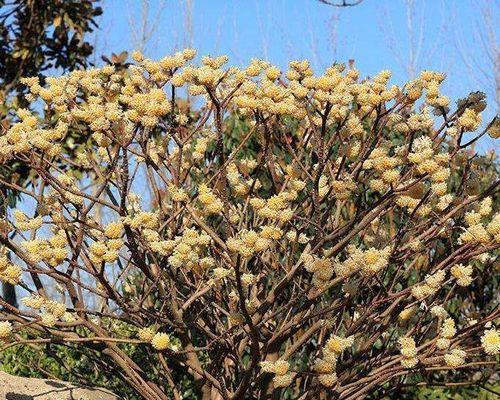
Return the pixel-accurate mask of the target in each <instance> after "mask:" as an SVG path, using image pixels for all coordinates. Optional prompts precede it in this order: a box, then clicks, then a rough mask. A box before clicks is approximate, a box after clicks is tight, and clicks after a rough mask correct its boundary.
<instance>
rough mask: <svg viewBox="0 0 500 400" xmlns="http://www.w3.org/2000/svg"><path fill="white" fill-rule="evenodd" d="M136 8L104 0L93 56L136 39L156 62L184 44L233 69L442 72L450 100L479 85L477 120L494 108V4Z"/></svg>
mask: <svg viewBox="0 0 500 400" xmlns="http://www.w3.org/2000/svg"><path fill="white" fill-rule="evenodd" d="M143 4H144V1H143V0H104V1H103V8H104V14H103V17H102V19H101V20H100V22H99V24H100V30H99V31H98V32H97V34H96V37H95V40H96V45H97V46H96V48H97V52H98V53H100V54H102V53H105V54H110V53H111V52H118V51H121V50H133V49H135V48H137V47H139V46H141V43H142V45H143V46H144V52H145V53H146V55H148V56H150V57H153V58H159V57H161V56H163V55H165V54H169V53H171V52H173V51H175V50H176V49H180V48H184V47H186V46H192V47H195V48H196V49H198V51H199V53H200V54H211V55H219V54H227V55H229V56H230V59H231V62H232V63H233V64H236V65H245V63H246V62H247V61H248V60H249V59H250V58H251V57H259V58H265V59H267V60H269V61H271V62H272V63H275V64H277V65H279V66H281V67H286V64H287V62H288V61H289V60H291V59H299V58H300V59H301V58H307V59H309V60H311V62H312V64H313V66H314V67H315V68H316V69H318V70H320V69H322V68H324V67H326V66H328V65H330V64H331V63H332V62H334V61H338V62H346V61H347V60H349V59H354V60H355V64H356V65H357V67H358V69H360V71H361V73H362V75H364V76H366V75H373V74H375V73H376V72H378V71H379V70H381V69H391V70H392V71H393V72H394V75H393V81H394V82H396V83H401V82H403V81H404V80H406V79H407V78H409V77H412V76H414V75H415V74H418V71H420V70H421V69H434V70H439V71H443V72H446V73H447V74H448V81H447V84H446V85H445V87H444V91H445V92H446V93H447V94H448V95H450V97H452V98H454V99H456V98H457V97H460V96H463V95H466V94H467V93H469V92H470V91H475V90H483V91H485V92H486V93H487V94H488V97H489V98H490V101H489V104H490V106H489V107H488V110H487V112H486V115H485V117H488V118H492V117H493V116H494V115H495V114H496V113H497V112H498V106H497V104H496V102H495V79H494V76H495V75H494V68H493V62H492V61H493V60H492V57H493V55H494V54H496V57H497V58H498V57H500V56H499V55H498V48H499V46H498V24H495V23H494V21H495V20H500V15H499V13H500V4H499V2H498V0H474V1H473V0H413V1H411V0H409V1H408V0H364V1H363V2H362V3H361V4H360V5H358V6H355V7H348V8H335V7H331V6H328V5H325V4H322V3H320V2H319V1H317V0H149V9H148V13H147V18H145V19H144V18H143V17H142V16H143V15H144V13H143V11H144V8H143ZM412 4H413V5H412ZM189 10H191V11H189ZM144 20H146V21H147V23H146V25H144V24H143V22H144ZM143 26H146V31H147V32H148V34H147V35H146V36H147V37H148V39H147V40H146V41H145V45H144V41H142V40H140V37H141V36H142V32H144V29H142V27H143ZM190 26H191V27H192V29H190V28H189V27H190ZM498 63H500V62H499V61H497V65H498ZM497 68H500V66H498V67H497ZM498 73H499V72H498V71H497V75H498ZM485 119H486V118H485ZM483 146H485V149H487V148H491V147H492V146H495V145H494V143H493V141H490V140H486V141H483V142H481V147H483ZM497 147H498V145H497ZM497 150H498V149H497Z"/></svg>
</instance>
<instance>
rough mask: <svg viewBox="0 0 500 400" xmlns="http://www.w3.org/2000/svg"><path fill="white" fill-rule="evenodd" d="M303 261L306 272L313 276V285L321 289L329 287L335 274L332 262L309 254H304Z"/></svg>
mask: <svg viewBox="0 0 500 400" xmlns="http://www.w3.org/2000/svg"><path fill="white" fill-rule="evenodd" d="M301 259H302V261H303V263H304V267H305V268H306V270H307V271H309V272H311V273H312V274H313V277H312V284H313V285H314V286H315V287H317V288H319V289H322V288H325V287H327V284H328V282H329V281H330V279H331V277H332V276H333V273H334V269H333V262H332V260H331V259H329V258H324V257H317V256H314V255H312V254H309V253H302V255H301Z"/></svg>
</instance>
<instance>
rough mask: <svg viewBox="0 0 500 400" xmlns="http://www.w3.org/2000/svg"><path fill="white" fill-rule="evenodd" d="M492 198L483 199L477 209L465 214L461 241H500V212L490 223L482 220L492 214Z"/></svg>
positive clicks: (485, 242) (484, 242)
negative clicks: (464, 226)
mask: <svg viewBox="0 0 500 400" xmlns="http://www.w3.org/2000/svg"><path fill="white" fill-rule="evenodd" d="M491 212H492V199H491V198H490V197H487V198H485V199H484V200H483V201H481V202H480V203H479V204H478V206H477V210H472V211H469V212H467V213H466V214H465V217H464V220H465V225H466V228H465V232H463V233H462V234H461V235H460V238H459V241H460V242H463V243H483V244H487V243H490V242H491V241H494V242H497V243H500V213H496V214H495V215H494V216H493V217H492V218H491V220H490V222H489V223H488V224H486V222H484V223H483V222H482V220H484V219H486V218H487V217H488V216H490V215H491Z"/></svg>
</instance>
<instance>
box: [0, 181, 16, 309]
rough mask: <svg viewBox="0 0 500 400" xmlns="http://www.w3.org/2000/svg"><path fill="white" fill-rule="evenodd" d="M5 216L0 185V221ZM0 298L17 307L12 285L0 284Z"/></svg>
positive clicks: (3, 199) (4, 201) (2, 187)
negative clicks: (0, 292) (0, 293)
mask: <svg viewBox="0 0 500 400" xmlns="http://www.w3.org/2000/svg"><path fill="white" fill-rule="evenodd" d="M6 215H7V189H6V188H5V186H3V185H0V219H4V218H5V216H6ZM2 297H3V299H4V300H5V301H6V302H7V303H8V304H10V305H11V306H14V307H17V298H16V289H15V287H14V285H11V284H10V283H7V282H2Z"/></svg>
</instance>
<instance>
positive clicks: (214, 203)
mask: <svg viewBox="0 0 500 400" xmlns="http://www.w3.org/2000/svg"><path fill="white" fill-rule="evenodd" d="M198 200H199V201H200V203H201V204H202V206H203V213H205V214H206V215H213V214H219V213H220V212H221V211H222V209H223V208H224V203H223V202H222V200H221V199H219V198H218V197H217V196H216V195H215V194H214V192H213V191H212V189H210V188H209V187H208V186H207V185H205V184H202V185H200V187H199V188H198Z"/></svg>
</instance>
